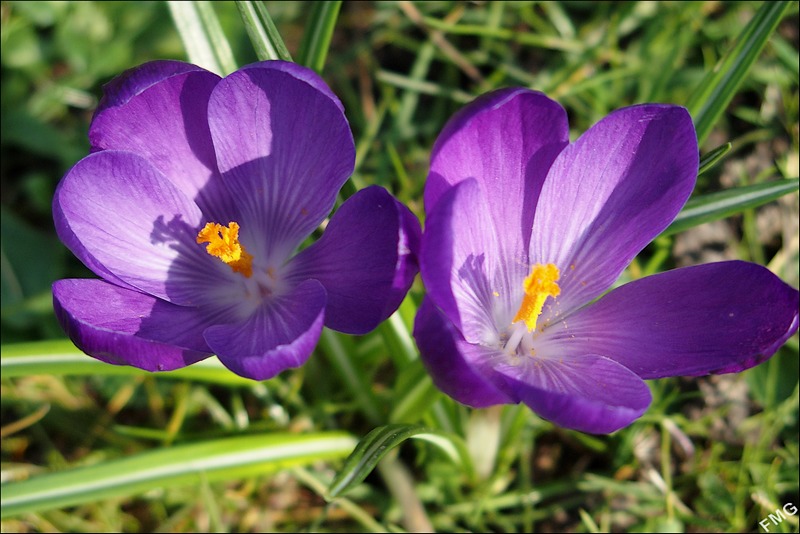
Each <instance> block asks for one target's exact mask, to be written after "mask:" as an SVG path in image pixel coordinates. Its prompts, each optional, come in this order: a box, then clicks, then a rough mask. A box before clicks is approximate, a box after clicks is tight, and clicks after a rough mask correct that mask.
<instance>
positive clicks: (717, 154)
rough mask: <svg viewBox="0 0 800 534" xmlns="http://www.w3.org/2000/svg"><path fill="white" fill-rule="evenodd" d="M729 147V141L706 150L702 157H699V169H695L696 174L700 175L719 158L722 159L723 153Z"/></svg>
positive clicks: (726, 151)
mask: <svg viewBox="0 0 800 534" xmlns="http://www.w3.org/2000/svg"><path fill="white" fill-rule="evenodd" d="M730 149H731V144H730V143H725V144H724V145H721V146H718V147H717V148H715V149H714V150H712V151H710V152H708V153H707V154H705V155H704V156H703V157H701V158H700V169H699V170H698V171H697V175H698V176H700V175H701V174H704V173H706V172H708V170H709V169H711V168H712V167H713V166H714V165H716V164H717V163H718V162H719V160H721V159H722V157H723V156H725V154H727V153H728V151H729V150H730Z"/></svg>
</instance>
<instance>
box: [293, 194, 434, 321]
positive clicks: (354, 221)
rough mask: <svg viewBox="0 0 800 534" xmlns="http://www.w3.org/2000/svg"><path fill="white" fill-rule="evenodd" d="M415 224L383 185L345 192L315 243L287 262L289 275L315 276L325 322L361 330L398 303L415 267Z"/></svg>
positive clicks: (382, 316) (388, 312) (303, 277)
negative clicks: (345, 197)
mask: <svg viewBox="0 0 800 534" xmlns="http://www.w3.org/2000/svg"><path fill="white" fill-rule="evenodd" d="M419 236H420V226H419V222H418V221H417V219H416V217H414V215H413V214H412V213H411V212H410V211H409V210H408V208H406V207H405V206H403V205H402V204H400V203H399V202H398V201H397V200H395V199H394V198H393V197H392V196H391V195H390V194H389V193H388V192H387V191H386V190H385V189H383V188H381V187H378V186H371V187H367V188H366V189H362V190H361V191H359V192H358V193H356V194H355V195H353V196H352V197H350V198H349V199H348V200H347V201H346V202H345V203H344V204H342V206H341V208H339V210H338V211H337V212H336V213H335V214H334V216H333V217H332V218H331V221H330V223H328V226H327V227H326V228H325V233H324V234H323V235H322V238H320V239H319V240H318V241H317V242H315V243H314V244H313V245H311V246H310V247H308V248H307V249H305V250H303V251H302V252H301V253H300V254H298V255H297V256H296V257H295V258H294V259H292V261H291V265H290V269H291V274H289V275H288V278H289V279H290V280H305V279H309V278H312V279H315V280H318V281H319V282H321V283H322V285H323V286H324V287H325V291H326V292H327V295H328V302H327V306H326V308H325V326H327V327H328V328H332V329H334V330H338V331H340V332H346V333H348V334H365V333H367V332H369V331H371V330H372V329H374V328H375V327H376V326H378V324H380V323H381V322H382V321H383V320H385V319H386V318H387V317H389V315H391V314H392V313H393V312H394V311H395V310H396V309H397V307H398V306H399V305H400V302H402V300H403V298H404V297H405V295H406V292H407V291H408V288H409V287H410V286H411V283H412V282H413V280H414V276H415V275H416V273H417V271H418V267H417V260H416V252H417V251H418V248H419Z"/></svg>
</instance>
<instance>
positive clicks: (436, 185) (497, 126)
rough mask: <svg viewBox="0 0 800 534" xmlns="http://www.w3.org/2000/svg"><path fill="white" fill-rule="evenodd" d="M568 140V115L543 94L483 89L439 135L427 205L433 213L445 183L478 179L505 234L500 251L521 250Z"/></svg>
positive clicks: (525, 246) (513, 253)
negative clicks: (544, 187)
mask: <svg viewBox="0 0 800 534" xmlns="http://www.w3.org/2000/svg"><path fill="white" fill-rule="evenodd" d="M568 142H569V126H568V123H567V114H566V112H565V111H564V109H563V108H562V107H561V106H560V105H559V104H558V103H557V102H555V101H553V100H550V99H549V98H548V97H546V96H545V95H544V94H542V93H538V92H535V91H530V90H528V89H522V88H512V89H500V90H498V91H493V92H491V93H488V94H486V95H483V96H481V97H479V98H477V99H475V101H473V102H472V103H470V104H468V105H467V106H465V107H464V108H463V109H462V110H461V111H460V112H459V113H458V114H456V115H455V116H454V117H453V118H452V119H451V120H450V121H449V122H448V123H447V125H446V126H445V128H444V129H443V130H442V132H441V134H439V137H438V138H437V140H436V144H435V145H434V148H433V155H432V158H431V169H430V173H429V175H428V179H427V182H426V185H425V209H426V211H427V212H429V213H430V212H431V211H432V210H433V209H434V208H435V206H436V203H437V202H438V201H439V199H440V198H441V196H442V195H443V194H444V192H445V191H447V189H449V188H450V187H452V186H453V185H455V184H457V183H459V182H461V181H463V180H466V179H468V178H474V179H475V180H476V181H477V182H478V185H479V189H480V191H481V194H482V195H483V196H484V198H485V200H486V203H487V206H488V209H489V213H490V214H491V219H492V220H493V221H494V224H495V228H496V229H497V230H498V232H499V233H500V235H501V236H502V238H501V239H500V240H499V247H500V253H502V254H505V255H507V256H518V255H519V254H520V253H519V251H520V250H527V249H528V243H529V242H530V236H531V227H532V226H533V214H534V211H535V207H536V203H537V199H538V197H539V191H540V190H541V187H542V183H543V182H544V178H545V176H546V174H547V171H548V169H549V168H550V165H552V163H553V160H554V159H555V157H556V156H557V155H558V153H559V152H560V151H561V150H562V149H563V148H564V147H565V146H566V145H567V144H568Z"/></svg>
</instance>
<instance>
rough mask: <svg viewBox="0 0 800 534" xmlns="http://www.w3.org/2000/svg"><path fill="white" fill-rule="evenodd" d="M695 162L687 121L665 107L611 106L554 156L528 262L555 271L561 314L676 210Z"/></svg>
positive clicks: (614, 271)
mask: <svg viewBox="0 0 800 534" xmlns="http://www.w3.org/2000/svg"><path fill="white" fill-rule="evenodd" d="M697 168H698V150H697V138H696V136H695V131H694V126H693V125H692V119H691V117H690V116H689V113H688V112H687V111H686V110H685V109H683V108H681V107H677V106H668V105H657V104H648V105H639V106H632V107H628V108H624V109H620V110H618V111H615V112H613V113H611V114H610V115H608V116H607V117H606V118H604V119H603V120H601V121H600V122H598V123H597V124H595V125H594V126H592V127H591V128H590V129H589V130H588V131H587V132H586V133H584V134H583V135H582V136H581V137H580V138H579V139H578V140H577V141H576V142H575V143H573V144H572V145H570V146H569V147H567V148H566V149H564V151H563V152H562V153H561V154H559V156H558V158H556V161H555V163H553V166H552V167H551V168H550V172H549V174H548V175H547V178H546V180H545V183H544V187H543V188H542V192H541V195H540V197H539V202H538V205H537V208H536V215H535V217H534V222H533V233H532V235H533V237H532V239H531V244H530V260H531V263H542V264H545V263H552V264H554V265H556V266H557V267H558V268H559V269H560V270H561V280H560V281H559V285H560V286H561V296H560V297H559V299H558V300H557V304H558V306H559V308H560V311H561V312H566V313H568V312H570V311H571V310H573V309H575V308H576V307H578V306H581V305H583V304H585V303H587V302H589V301H591V300H592V299H594V298H595V297H597V296H598V295H600V294H601V293H602V292H603V291H605V290H606V289H608V288H609V287H611V285H612V284H613V283H614V281H615V280H616V279H617V277H618V276H619V274H620V273H621V272H622V271H623V270H624V269H625V267H626V266H627V265H628V263H630V261H631V260H632V259H633V258H634V256H636V254H637V253H638V252H639V251H641V250H642V248H644V246H645V245H647V244H648V243H649V242H650V241H651V240H652V239H653V238H655V237H656V236H657V235H658V234H659V233H660V232H661V231H662V230H664V228H666V227H667V225H669V223H670V222H671V221H672V220H673V219H674V218H675V216H676V215H677V214H678V212H679V211H680V209H681V207H682V206H683V205H684V203H685V202H686V200H687V199H688V198H689V194H690V193H691V191H692V188H693V187H694V184H695V178H696V176H697Z"/></svg>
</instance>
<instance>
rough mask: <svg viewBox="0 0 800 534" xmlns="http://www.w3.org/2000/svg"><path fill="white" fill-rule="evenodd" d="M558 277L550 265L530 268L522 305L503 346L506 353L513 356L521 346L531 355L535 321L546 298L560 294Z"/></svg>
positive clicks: (557, 272) (556, 269)
mask: <svg viewBox="0 0 800 534" xmlns="http://www.w3.org/2000/svg"><path fill="white" fill-rule="evenodd" d="M559 276H560V273H559V271H558V267H556V266H555V265H553V264H552V263H548V264H547V265H541V264H539V263H537V264H536V265H534V266H533V267H532V268H531V274H529V275H528V276H527V277H526V278H525V280H524V281H523V283H522V287H523V289H524V290H525V295H524V296H523V297H522V304H521V305H520V307H519V310H518V311H517V314H516V315H515V316H514V320H513V321H512V323H511V327H510V328H509V331H508V334H507V335H508V339H507V340H506V342H505V344H504V346H503V349H504V350H505V351H506V352H508V353H509V354H515V353H517V349H518V348H519V347H520V345H521V346H522V350H523V351H524V352H526V353H529V354H531V355H533V335H532V334H531V333H532V332H533V331H534V330H535V329H536V321H537V319H539V315H541V313H542V308H543V307H544V303H545V301H546V300H547V298H548V297H557V296H558V295H559V294H561V288H560V287H558V284H557V283H556V282H557V281H558V278H559Z"/></svg>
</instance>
